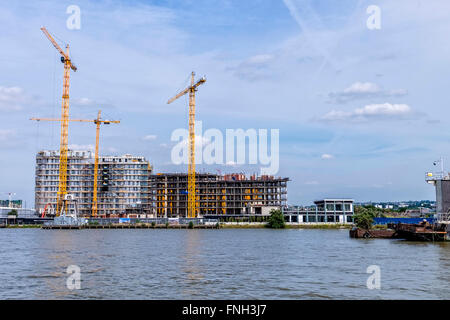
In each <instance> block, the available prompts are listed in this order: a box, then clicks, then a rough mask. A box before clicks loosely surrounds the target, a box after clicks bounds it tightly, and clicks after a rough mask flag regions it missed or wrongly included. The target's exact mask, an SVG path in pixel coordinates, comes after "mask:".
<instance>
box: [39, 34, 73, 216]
mask: <svg viewBox="0 0 450 320" xmlns="http://www.w3.org/2000/svg"><path fill="white" fill-rule="evenodd" d="M41 30H42V32H43V33H44V34H45V36H46V37H47V38H48V40H50V42H51V43H52V44H53V46H54V47H55V48H56V50H58V51H59V53H60V54H61V62H62V63H64V81H63V94H62V111H61V140H60V147H59V185H58V199H57V203H56V215H60V214H61V210H62V208H63V202H64V199H65V196H66V194H67V151H68V136H69V84H70V69H72V70H73V71H77V67H75V65H74V64H73V63H72V61H71V60H70V57H69V45H68V44H67V45H66V52H64V51H63V50H62V49H61V47H60V46H59V45H58V43H57V42H56V41H55V39H53V37H52V36H51V35H50V33H49V32H48V31H47V29H45V27H42V28H41Z"/></svg>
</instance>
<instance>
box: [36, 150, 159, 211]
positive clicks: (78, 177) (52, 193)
mask: <svg viewBox="0 0 450 320" xmlns="http://www.w3.org/2000/svg"><path fill="white" fill-rule="evenodd" d="M94 160H95V159H94V155H93V153H92V152H91V151H72V150H69V153H68V161H67V164H68V166H67V193H69V194H72V195H73V196H74V197H75V199H76V202H75V203H72V204H70V207H69V210H75V206H76V208H77V211H78V214H79V215H82V216H90V215H91V212H92V202H93V190H94ZM151 173H152V167H151V166H150V163H149V162H148V161H147V160H146V159H145V158H144V157H135V156H132V155H128V154H127V155H124V156H100V157H99V174H98V181H97V186H98V187H97V191H98V212H97V214H98V216H103V217H113V216H120V215H124V214H127V213H130V214H132V213H134V214H136V213H139V214H140V215H142V214H143V215H150V214H151V213H152V212H151V208H150V203H149V177H150V175H151ZM58 178H59V152H58V151H41V152H39V153H38V154H37V155H36V185H35V208H36V211H37V212H38V213H41V214H42V213H43V212H44V210H45V211H47V212H46V213H47V214H52V213H54V211H55V208H56V202H57V191H58Z"/></svg>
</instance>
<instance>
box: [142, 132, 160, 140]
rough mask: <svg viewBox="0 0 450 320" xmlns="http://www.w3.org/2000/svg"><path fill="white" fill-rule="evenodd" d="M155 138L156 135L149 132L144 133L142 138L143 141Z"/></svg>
mask: <svg viewBox="0 0 450 320" xmlns="http://www.w3.org/2000/svg"><path fill="white" fill-rule="evenodd" d="M156 138H157V136H156V135H155V134H149V135H146V136H145V137H144V138H142V139H144V140H145V141H153V140H156Z"/></svg>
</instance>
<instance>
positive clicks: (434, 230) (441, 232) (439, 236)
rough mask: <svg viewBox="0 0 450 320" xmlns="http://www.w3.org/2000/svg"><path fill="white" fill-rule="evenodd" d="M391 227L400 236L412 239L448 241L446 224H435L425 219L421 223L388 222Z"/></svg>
mask: <svg viewBox="0 0 450 320" xmlns="http://www.w3.org/2000/svg"><path fill="white" fill-rule="evenodd" d="M388 227H389V228H392V229H393V230H395V232H396V233H397V235H398V236H399V238H401V239H405V240H410V241H446V239H447V231H446V229H445V225H439V224H434V225H431V224H430V223H428V222H426V221H423V222H421V223H419V224H411V223H395V224H388Z"/></svg>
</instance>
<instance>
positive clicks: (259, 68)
mask: <svg viewBox="0 0 450 320" xmlns="http://www.w3.org/2000/svg"><path fill="white" fill-rule="evenodd" d="M274 58H275V56H274V55H272V54H259V55H255V56H252V57H250V58H248V59H246V60H244V61H242V62H241V63H240V64H239V65H238V66H237V67H234V68H229V70H233V71H234V75H235V76H237V77H239V78H241V79H244V80H258V79H261V78H264V77H265V72H266V69H267V68H268V67H269V64H270V62H271V61H273V60H274Z"/></svg>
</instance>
